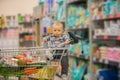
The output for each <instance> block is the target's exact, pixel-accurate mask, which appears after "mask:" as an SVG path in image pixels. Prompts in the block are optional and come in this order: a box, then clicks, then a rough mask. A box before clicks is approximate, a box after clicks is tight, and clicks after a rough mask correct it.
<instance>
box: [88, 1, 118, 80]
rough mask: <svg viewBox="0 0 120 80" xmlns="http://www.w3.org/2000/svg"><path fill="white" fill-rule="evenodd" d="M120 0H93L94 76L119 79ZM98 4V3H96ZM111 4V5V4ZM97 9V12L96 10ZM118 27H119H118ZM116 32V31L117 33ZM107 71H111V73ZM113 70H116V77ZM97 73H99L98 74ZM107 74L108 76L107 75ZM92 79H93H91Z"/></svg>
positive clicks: (92, 55)
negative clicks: (112, 72)
mask: <svg viewBox="0 0 120 80" xmlns="http://www.w3.org/2000/svg"><path fill="white" fill-rule="evenodd" d="M119 2H120V0H111V1H110V0H106V1H104V0H91V4H90V5H91V7H90V9H91V14H92V15H91V23H92V24H91V28H90V29H92V31H91V34H92V35H91V36H90V37H91V42H92V43H91V44H92V47H91V50H92V53H91V58H92V60H90V61H91V65H92V67H93V69H92V67H91V70H92V72H93V76H95V77H94V78H95V79H97V77H98V79H99V77H103V79H102V80H112V79H113V78H116V80H119V78H120V77H119V73H120V70H119V68H120V67H119V65H120V62H119V57H118V58H117V56H118V55H119V50H120V49H119V46H120V44H119V40H120V37H119V33H118V32H119V26H120V25H119V24H120V23H119V20H120V16H119V13H120V12H119V10H118V9H119V8H118V5H120V4H119ZM96 4H97V5H96ZM109 4H111V5H109ZM95 11H96V12H95ZM117 27H118V28H117ZM115 32H116V33H115ZM113 56H114V57H113ZM107 71H110V72H109V74H108V73H107ZM111 71H116V72H117V74H115V75H114V77H112V76H110V75H111ZM96 74H97V75H96ZM102 74H104V75H102ZM105 75H106V76H105ZM91 80H92V79H91Z"/></svg>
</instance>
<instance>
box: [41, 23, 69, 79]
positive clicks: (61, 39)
mask: <svg viewBox="0 0 120 80" xmlns="http://www.w3.org/2000/svg"><path fill="white" fill-rule="evenodd" d="M43 41H44V42H47V41H49V42H50V47H51V48H57V47H60V48H63V47H65V46H66V44H68V43H70V40H69V38H68V36H67V35H66V34H65V33H64V27H63V24H62V23H61V22H55V23H53V25H52V34H50V35H49V36H46V37H44V38H43ZM61 43H65V44H62V45H60V44H61ZM62 52H63V50H56V52H55V53H56V54H57V53H62ZM53 57H54V58H58V57H59V56H53ZM61 66H62V72H61V75H62V79H63V80H67V75H68V56H67V55H64V56H63V57H62V60H61Z"/></svg>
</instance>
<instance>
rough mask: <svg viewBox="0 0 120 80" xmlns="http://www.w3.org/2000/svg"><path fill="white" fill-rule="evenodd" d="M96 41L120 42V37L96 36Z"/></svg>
mask: <svg viewBox="0 0 120 80" xmlns="http://www.w3.org/2000/svg"><path fill="white" fill-rule="evenodd" d="M93 38H94V39H99V40H100V39H101V40H120V36H109V35H98V36H94V37H93Z"/></svg>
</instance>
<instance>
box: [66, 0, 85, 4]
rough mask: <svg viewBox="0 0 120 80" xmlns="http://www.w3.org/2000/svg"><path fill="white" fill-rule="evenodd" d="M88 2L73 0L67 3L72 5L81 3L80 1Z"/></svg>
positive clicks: (82, 1) (81, 0)
mask: <svg viewBox="0 0 120 80" xmlns="http://www.w3.org/2000/svg"><path fill="white" fill-rule="evenodd" d="M86 2H87V0H72V1H69V2H67V4H68V5H70V4H80V3H82V4H83V3H86Z"/></svg>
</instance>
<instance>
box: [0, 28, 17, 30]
mask: <svg viewBox="0 0 120 80" xmlns="http://www.w3.org/2000/svg"><path fill="white" fill-rule="evenodd" d="M6 29H18V27H5V28H1V27H0V30H6Z"/></svg>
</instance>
